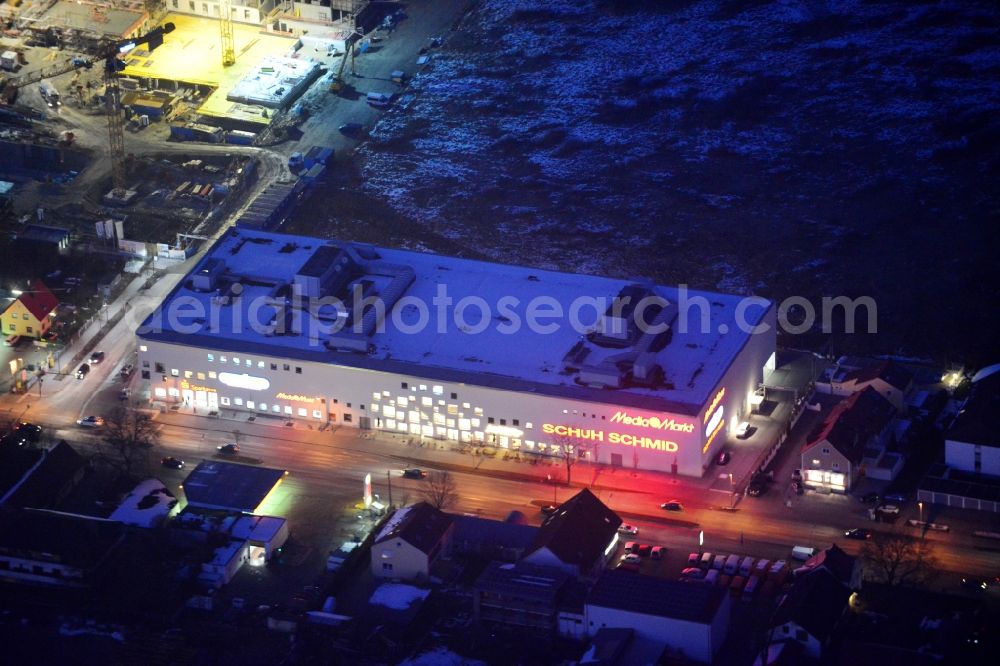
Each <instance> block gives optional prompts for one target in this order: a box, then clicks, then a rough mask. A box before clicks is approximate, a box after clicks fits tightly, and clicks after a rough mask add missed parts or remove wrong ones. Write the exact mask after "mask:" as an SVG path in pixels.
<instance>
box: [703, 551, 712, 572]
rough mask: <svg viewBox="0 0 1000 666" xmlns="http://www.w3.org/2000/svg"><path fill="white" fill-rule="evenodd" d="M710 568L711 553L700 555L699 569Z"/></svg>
mask: <svg viewBox="0 0 1000 666" xmlns="http://www.w3.org/2000/svg"><path fill="white" fill-rule="evenodd" d="M711 566H712V553H702V555H701V568H702V569H708V568H710V567H711Z"/></svg>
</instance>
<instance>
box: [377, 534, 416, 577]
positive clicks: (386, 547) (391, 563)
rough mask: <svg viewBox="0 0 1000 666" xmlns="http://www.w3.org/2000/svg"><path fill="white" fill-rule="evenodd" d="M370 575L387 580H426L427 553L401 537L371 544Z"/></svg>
mask: <svg viewBox="0 0 1000 666" xmlns="http://www.w3.org/2000/svg"><path fill="white" fill-rule="evenodd" d="M371 557H372V575H373V576H375V577H376V578H385V579H389V580H426V579H427V576H428V575H429V574H430V563H429V562H428V561H427V554H426V553H424V552H423V551H421V550H419V549H418V548H414V547H413V546H411V545H410V544H409V543H408V542H406V541H404V540H403V539H390V540H389V541H383V542H382V543H376V544H374V545H373V546H372V554H371Z"/></svg>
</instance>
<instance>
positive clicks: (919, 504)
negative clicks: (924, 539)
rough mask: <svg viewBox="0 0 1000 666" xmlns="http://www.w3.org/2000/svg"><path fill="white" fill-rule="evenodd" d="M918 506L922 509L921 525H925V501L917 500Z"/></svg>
mask: <svg viewBox="0 0 1000 666" xmlns="http://www.w3.org/2000/svg"><path fill="white" fill-rule="evenodd" d="M917 507H918V508H919V509H920V526H921V527H923V525H924V503H923V502H917Z"/></svg>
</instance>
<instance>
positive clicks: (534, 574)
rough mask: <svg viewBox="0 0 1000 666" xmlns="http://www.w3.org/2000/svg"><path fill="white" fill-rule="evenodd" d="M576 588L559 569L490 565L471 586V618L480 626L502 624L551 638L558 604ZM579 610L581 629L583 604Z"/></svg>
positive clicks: (557, 623) (500, 563)
mask: <svg viewBox="0 0 1000 666" xmlns="http://www.w3.org/2000/svg"><path fill="white" fill-rule="evenodd" d="M575 585H578V583H577V582H576V581H574V580H573V579H572V577H571V576H570V575H569V574H568V573H566V572H565V571H563V570H562V569H555V568H552V567H539V566H535V565H532V564H526V563H524V562H519V563H517V564H509V563H504V562H495V561H494V562H490V564H489V565H488V566H487V567H486V570H485V571H483V573H482V574H481V575H480V576H479V578H477V579H476V582H475V584H474V585H473V592H472V608H473V613H474V617H475V619H476V622H477V623H480V624H503V625H507V626H508V627H512V628H515V629H517V630H518V631H527V632H532V633H535V634H539V635H543V636H549V637H551V636H554V635H555V634H556V633H557V631H558V630H559V607H560V602H561V600H562V599H563V597H566V596H568V593H569V590H570V588H571V587H573V586H575ZM579 611H580V612H579V615H580V619H579V621H580V625H581V626H582V624H583V612H582V611H583V608H582V604H581V608H580V609H579Z"/></svg>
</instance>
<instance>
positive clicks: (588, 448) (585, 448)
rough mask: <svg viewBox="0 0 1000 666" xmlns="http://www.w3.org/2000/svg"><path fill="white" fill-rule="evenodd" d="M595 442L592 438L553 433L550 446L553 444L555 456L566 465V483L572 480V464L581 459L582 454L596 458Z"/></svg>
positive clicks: (569, 483) (570, 482) (568, 483)
mask: <svg viewBox="0 0 1000 666" xmlns="http://www.w3.org/2000/svg"><path fill="white" fill-rule="evenodd" d="M597 444H598V443H597V442H595V441H592V440H584V439H575V438H573V437H567V436H566V435H555V436H554V437H553V438H552V444H551V446H554V447H555V448H556V449H557V451H556V457H558V458H559V459H560V460H562V461H563V464H564V465H565V466H566V485H567V486H568V485H571V484H572V481H573V466H574V465H576V464H577V463H578V462H580V460H581V459H582V454H584V453H586V454H588V456H592V457H593V460H594V461H596V459H597Z"/></svg>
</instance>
